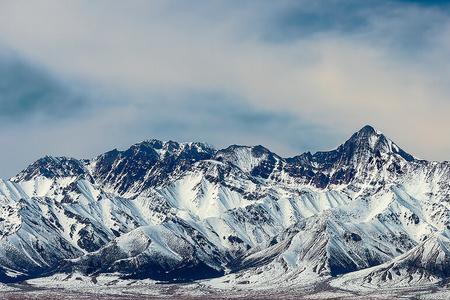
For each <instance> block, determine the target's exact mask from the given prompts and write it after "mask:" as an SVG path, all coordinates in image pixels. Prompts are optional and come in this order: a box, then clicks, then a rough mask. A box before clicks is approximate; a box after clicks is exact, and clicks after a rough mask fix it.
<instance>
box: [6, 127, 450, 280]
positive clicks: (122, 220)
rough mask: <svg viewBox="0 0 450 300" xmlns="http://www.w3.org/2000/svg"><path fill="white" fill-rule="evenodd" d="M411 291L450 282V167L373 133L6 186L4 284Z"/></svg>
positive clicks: (44, 175)
mask: <svg viewBox="0 0 450 300" xmlns="http://www.w3.org/2000/svg"><path fill="white" fill-rule="evenodd" d="M62 272H64V273H71V272H77V273H78V272H79V273H83V274H84V275H86V276H93V277H95V276H96V275H98V274H103V273H114V274H118V275H119V276H120V277H123V278H151V279H155V280H163V281H185V280H194V279H201V278H213V277H215V278H216V279H214V280H215V281H216V283H217V284H224V285H225V284H228V283H231V284H233V283H236V282H246V283H250V284H254V285H258V284H259V285H267V284H270V283H273V284H278V285H282V284H290V285H293V284H295V283H298V284H301V283H304V282H308V281H313V280H321V279H324V278H337V279H336V280H335V283H334V284H338V285H339V284H341V285H344V284H345V285H352V284H356V285H368V286H370V285H381V286H383V285H386V286H408V285H413V284H427V283H435V282H439V281H441V280H444V279H447V278H449V277H450V163H449V162H429V161H425V160H419V159H416V158H415V157H414V156H412V155H410V154H408V153H406V152H405V151H403V150H402V149H401V148H400V147H398V146H397V145H396V144H395V143H394V142H392V141H391V140H389V139H388V138H387V137H386V136H385V135H383V134H382V133H380V132H378V131H377V130H375V129H374V128H372V127H370V126H365V127H364V128H362V129H361V130H359V131H358V132H356V133H355V134H353V135H352V136H351V137H350V139H349V140H347V141H346V142H345V143H344V144H342V145H340V146H339V147H338V148H336V149H335V150H332V151H326V152H317V153H315V154H311V153H309V152H308V153H304V154H301V155H298V156H295V157H291V158H283V157H281V156H279V155H277V154H275V153H273V152H271V151H270V150H268V149H266V148H264V147H263V146H254V147H248V146H237V145H233V146H230V147H228V148H225V149H222V150H215V149H214V148H213V147H211V146H209V145H206V144H202V143H177V142H172V141H169V142H162V141H158V140H149V141H145V142H142V143H138V144H135V145H133V146H131V147H130V148H129V149H127V150H125V151H119V150H112V151H109V152H106V153H104V154H102V155H100V156H98V157H96V158H94V159H90V160H78V159H74V158H68V157H44V158H42V159H39V160H38V161H36V162H35V163H33V164H31V165H30V166H29V167H28V168H26V169H25V170H23V171H22V172H20V173H19V174H17V175H16V176H15V177H13V178H11V179H9V180H3V181H0V282H11V281H17V280H23V279H26V278H31V277H42V276H47V275H50V274H53V273H62Z"/></svg>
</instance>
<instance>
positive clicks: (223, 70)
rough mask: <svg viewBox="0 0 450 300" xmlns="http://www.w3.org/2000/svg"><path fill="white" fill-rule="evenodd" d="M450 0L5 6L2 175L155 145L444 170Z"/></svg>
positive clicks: (449, 122) (17, 1) (0, 47)
mask: <svg viewBox="0 0 450 300" xmlns="http://www.w3.org/2000/svg"><path fill="white" fill-rule="evenodd" d="M449 8H450V6H449V4H447V1H370V0H368V1H358V0H355V1H344V0H342V1H332V0H330V1H320V0H311V1H302V0H298V1H288V0H287V1H233V0H231V1H229V0H224V1H214V0H213V1H196V0H193V1H181V0H180V1H172V0H161V1H139V0H134V1H106V0H97V1H88V0H86V1H70V2H69V1H57V0H55V1H33V2H29V1H25V0H23V1H22V0H14V1H6V0H5V1H0V78H1V79H0V126H1V127H0V128H1V129H0V140H1V142H2V143H1V144H2V147H1V150H0V166H1V168H0V176H2V177H9V176H12V175H14V174H15V173H16V172H17V171H19V170H20V169H22V168H24V167H25V166H26V165H27V164H29V163H31V162H32V161H33V160H35V159H37V158H39V157H41V156H44V155H46V154H51V155H66V156H75V157H78V158H84V157H93V156H95V155H97V154H100V153H102V152H105V151H107V150H109V149H111V148H115V147H118V148H125V147H127V146H129V145H130V144H133V143H136V142H138V141H141V140H144V139H149V138H159V139H163V140H168V139H172V140H178V141H205V142H208V143H210V144H213V145H215V146H216V147H218V148H220V147H222V146H226V145H228V144H263V145H265V146H267V147H268V148H270V149H272V150H273V151H275V152H277V153H279V154H281V155H284V156H289V155H294V154H298V153H301V152H303V151H308V150H309V151H317V150H327V149H331V148H333V147H335V146H336V145H337V144H339V143H340V142H343V141H344V140H345V139H346V138H347V137H348V136H349V135H350V134H351V133H352V132H354V131H356V130H358V129H359V128H360V127H362V126H363V125H364V124H371V125H373V126H375V127H377V128H378V129H380V130H381V131H383V132H385V133H386V134H387V135H388V136H389V137H391V138H392V139H393V140H394V141H396V142H397V143H398V144H399V145H400V146H402V147H403V148H404V149H405V150H407V151H409V152H411V153H412V154H414V155H417V156H419V157H422V158H426V159H432V160H449V159H450V135H449V134H448V129H449V128H450V118H449V117H448V115H449V113H450V76H449V75H450V59H449V57H450V9H449Z"/></svg>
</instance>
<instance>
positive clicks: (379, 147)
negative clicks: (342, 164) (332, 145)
mask: <svg viewBox="0 0 450 300" xmlns="http://www.w3.org/2000/svg"><path fill="white" fill-rule="evenodd" d="M340 148H343V149H345V150H346V151H350V152H354V151H355V150H356V149H358V151H356V152H361V151H362V152H366V153H374V154H376V155H381V154H396V155H399V156H401V157H402V158H404V159H405V160H407V161H412V160H414V157H413V156H412V155H410V154H408V153H406V152H405V151H403V150H402V149H401V148H400V147H399V146H397V144H395V143H394V142H393V141H392V140H390V139H389V138H387V137H386V136H385V135H384V134H383V133H382V132H380V131H378V130H376V129H375V128H374V127H372V126H370V125H365V126H364V127H363V128H361V129H360V130H359V131H357V132H355V133H354V134H353V135H352V136H351V137H350V138H349V139H348V140H347V141H346V142H345V143H344V144H343V145H342V146H340Z"/></svg>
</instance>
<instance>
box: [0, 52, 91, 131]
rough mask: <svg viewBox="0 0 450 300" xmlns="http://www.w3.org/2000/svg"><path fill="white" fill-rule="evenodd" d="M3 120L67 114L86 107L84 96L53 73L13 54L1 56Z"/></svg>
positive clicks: (0, 114) (0, 106)
mask: <svg viewBox="0 0 450 300" xmlns="http://www.w3.org/2000/svg"><path fill="white" fill-rule="evenodd" d="M0 78H1V81H0V121H3V123H4V122H6V121H15V122H17V121H19V120H23V118H30V117H37V116H40V117H49V118H52V119H54V118H66V117H69V116H71V115H76V113H77V112H79V111H80V110H81V109H83V108H85V106H86V103H85V99H83V97H82V96H81V95H80V94H79V93H77V92H75V91H72V90H70V89H69V88H66V87H65V86H64V85H63V84H61V83H59V82H58V80H56V79H54V78H52V76H51V75H50V74H47V73H46V72H45V71H43V70H40V69H39V68H37V67H33V66H32V65H31V64H28V63H26V62H24V61H21V60H19V59H17V58H16V57H14V56H11V55H1V56H0Z"/></svg>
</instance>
